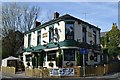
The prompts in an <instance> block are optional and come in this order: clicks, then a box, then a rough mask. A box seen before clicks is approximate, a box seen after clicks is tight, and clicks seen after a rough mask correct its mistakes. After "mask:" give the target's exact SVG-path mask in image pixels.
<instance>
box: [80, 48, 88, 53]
mask: <svg viewBox="0 0 120 80" xmlns="http://www.w3.org/2000/svg"><path fill="white" fill-rule="evenodd" d="M80 53H81V54H88V50H87V49H83V48H82V49H80Z"/></svg>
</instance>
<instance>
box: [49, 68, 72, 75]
mask: <svg viewBox="0 0 120 80" xmlns="http://www.w3.org/2000/svg"><path fill="white" fill-rule="evenodd" d="M50 76H74V68H52V69H50Z"/></svg>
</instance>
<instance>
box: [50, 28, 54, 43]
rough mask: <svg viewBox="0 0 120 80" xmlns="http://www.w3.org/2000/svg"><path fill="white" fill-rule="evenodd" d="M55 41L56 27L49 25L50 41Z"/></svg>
mask: <svg viewBox="0 0 120 80" xmlns="http://www.w3.org/2000/svg"><path fill="white" fill-rule="evenodd" d="M53 41H54V29H53V27H49V42H53Z"/></svg>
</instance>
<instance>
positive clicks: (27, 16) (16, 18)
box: [2, 3, 40, 35]
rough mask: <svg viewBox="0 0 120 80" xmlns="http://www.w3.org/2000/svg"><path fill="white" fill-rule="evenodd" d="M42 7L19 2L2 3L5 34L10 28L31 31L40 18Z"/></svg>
mask: <svg viewBox="0 0 120 80" xmlns="http://www.w3.org/2000/svg"><path fill="white" fill-rule="evenodd" d="M39 13H40V7H37V6H32V7H30V6H27V5H20V4H18V3H9V4H8V3H6V4H5V3H4V4H3V5H2V25H3V33H4V35H7V34H8V31H9V30H13V31H15V30H20V32H26V31H29V30H30V29H31V28H32V27H33V26H34V23H35V21H36V20H37V18H38V15H39Z"/></svg>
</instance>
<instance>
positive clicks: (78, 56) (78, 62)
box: [77, 53, 81, 66]
mask: <svg viewBox="0 0 120 80" xmlns="http://www.w3.org/2000/svg"><path fill="white" fill-rule="evenodd" d="M80 59H81V58H80V53H78V55H77V66H80V62H81V60H80Z"/></svg>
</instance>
